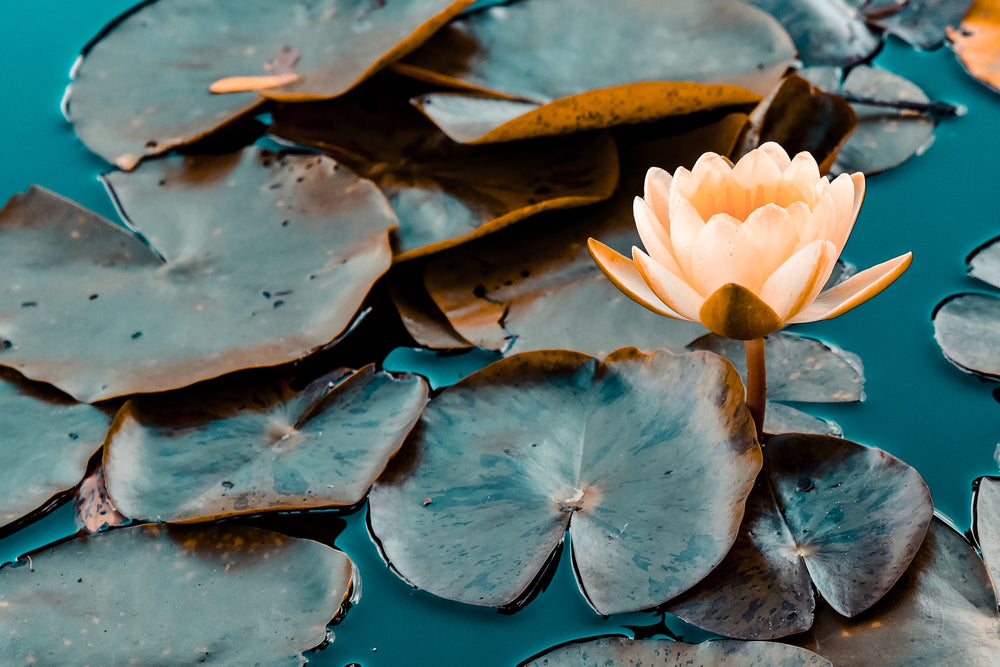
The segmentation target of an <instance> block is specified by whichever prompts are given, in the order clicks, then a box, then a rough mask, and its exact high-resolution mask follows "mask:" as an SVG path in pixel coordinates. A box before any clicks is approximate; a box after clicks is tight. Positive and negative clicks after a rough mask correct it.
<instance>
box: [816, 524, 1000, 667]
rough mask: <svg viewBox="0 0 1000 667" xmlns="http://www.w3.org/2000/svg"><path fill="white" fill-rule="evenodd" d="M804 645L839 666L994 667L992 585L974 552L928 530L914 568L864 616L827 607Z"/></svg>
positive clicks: (950, 533)
mask: <svg viewBox="0 0 1000 667" xmlns="http://www.w3.org/2000/svg"><path fill="white" fill-rule="evenodd" d="M802 644H803V645H804V646H805V647H806V648H809V649H810V650H813V651H816V652H817V653H819V654H821V655H823V656H824V657H826V658H828V659H829V660H831V661H832V662H833V663H834V664H835V665H845V666H851V665H858V666H859V667H860V666H861V665H889V666H894V665H899V666H903V665H995V664H996V662H997V656H998V655H1000V618H998V616H997V598H996V593H995V592H994V588H993V582H992V581H991V580H990V575H989V574H988V573H987V571H986V567H985V566H984V565H983V561H982V560H981V559H980V558H979V556H978V554H976V551H975V549H974V548H973V547H972V546H971V545H970V544H969V543H968V542H966V541H965V539H964V538H963V537H962V536H961V535H960V534H959V533H958V532H956V531H955V530H954V529H952V528H950V527H949V526H947V525H946V524H945V523H944V522H943V521H940V520H937V519H936V520H935V521H934V522H932V523H931V526H930V529H929V530H928V532H927V537H926V539H925V540H924V544H923V546H922V547H921V548H920V551H919V552H918V553H917V557H916V558H915V559H914V560H913V564H912V565H911V566H910V568H909V569H908V570H907V571H906V574H904V575H903V577H902V578H901V579H900V581H899V583H898V584H897V585H896V586H895V587H894V588H893V590H892V591H890V592H889V594H888V595H887V596H886V597H885V598H884V599H883V600H882V601H881V602H880V603H879V604H878V605H877V606H875V607H873V608H872V609H871V610H869V611H868V612H867V613H866V614H863V615H861V616H858V617H857V618H851V619H848V618H844V617H843V616H840V615H839V614H837V613H835V612H833V611H832V610H830V609H828V608H826V607H825V606H824V607H822V608H821V609H820V610H819V611H818V612H817V614H816V622H815V623H814V624H813V627H812V630H811V631H810V632H809V634H808V635H806V636H805V637H804V638H803V640H802Z"/></svg>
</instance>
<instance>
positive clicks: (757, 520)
mask: <svg viewBox="0 0 1000 667" xmlns="http://www.w3.org/2000/svg"><path fill="white" fill-rule="evenodd" d="M763 451H764V468H763V470H762V472H761V476H760V478H759V479H758V482H757V484H756V486H755V487H754V491H753V493H751V495H750V499H749V500H748V501H747V513H746V517H745V518H744V522H743V526H742V527H741V530H740V534H739V537H738V538H737V540H736V543H735V545H734V546H733V549H732V550H731V551H730V553H729V555H727V557H726V559H725V560H724V561H723V562H722V564H721V565H720V566H719V567H718V568H717V569H716V570H715V571H714V572H712V573H711V574H710V575H709V576H708V577H707V578H706V579H705V580H704V581H702V582H700V583H699V584H698V585H697V586H696V587H695V588H694V589H692V590H691V591H689V592H688V593H687V594H685V595H684V596H683V597H682V598H680V599H679V600H678V601H676V602H674V603H673V604H671V605H670V607H669V610H670V611H671V612H673V613H675V614H677V615H678V616H680V617H681V618H683V619H685V620H687V621H689V622H691V623H694V624H695V625H698V626H699V627H703V628H705V629H707V630H709V631H711V632H717V633H719V634H723V635H727V636H731V637H740V638H744V639H774V638H777V637H784V636H788V635H791V634H794V633H797V632H801V631H803V630H805V629H807V628H809V627H810V625H811V624H812V622H813V610H814V607H815V600H814V598H813V592H812V587H813V586H815V588H816V590H817V591H818V592H819V594H820V595H821V596H822V597H823V598H824V599H825V600H826V601H827V602H828V603H829V604H830V605H831V606H832V607H833V608H835V609H836V610H837V612H839V613H840V614H844V615H848V616H855V615H857V614H860V613H861V612H863V611H864V610H866V609H868V608H869V607H871V606H872V605H873V604H875V603H876V602H877V601H878V600H879V599H880V598H881V597H882V596H883V595H885V593H886V592H887V591H888V590H889V589H890V588H891V587H892V585H893V584H894V583H895V582H896V581H897V579H898V578H899V577H900V576H901V575H902V574H903V572H904V571H905V570H906V568H907V566H908V565H909V564H910V561H911V559H913V558H914V556H915V554H916V553H917V551H918V549H919V548H920V544H921V541H922V540H923V538H924V534H925V533H926V531H927V526H928V524H929V523H930V521H931V516H932V513H933V506H932V504H931V498H930V492H929V491H928V489H927V485H926V484H925V483H924V481H923V480H922V479H921V478H920V476H919V475H918V474H917V472H916V471H915V470H914V469H913V468H911V467H910V466H908V465H906V464H905V463H903V462H902V461H900V460H899V459H897V458H895V457H893V456H891V455H889V454H886V453H885V452H883V451H881V450H878V449H874V448H870V447H865V446H862V445H858V444H855V443H853V442H850V441H847V440H840V439H838V438H832V437H824V436H808V435H798V434H788V435H778V436H773V437H771V438H770V440H768V442H767V444H766V445H765V446H764V448H763ZM810 581H811V582H812V585H810ZM828 657H830V656H828ZM838 664H839V663H838Z"/></svg>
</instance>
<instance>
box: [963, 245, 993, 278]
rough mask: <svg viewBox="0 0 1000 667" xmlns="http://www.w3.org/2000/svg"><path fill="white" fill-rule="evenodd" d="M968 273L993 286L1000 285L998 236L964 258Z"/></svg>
mask: <svg viewBox="0 0 1000 667" xmlns="http://www.w3.org/2000/svg"><path fill="white" fill-rule="evenodd" d="M965 262H966V263H967V264H968V265H969V275H970V276H972V277H973V278H979V279H980V280H982V281H983V282H986V283H989V284H990V285H993V286H994V287H1000V237H998V238H995V239H991V240H989V241H987V242H986V243H984V244H983V245H981V246H979V247H978V248H976V249H975V250H973V251H972V252H971V253H969V256H968V257H966V258H965Z"/></svg>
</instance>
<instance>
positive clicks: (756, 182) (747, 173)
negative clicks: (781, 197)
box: [733, 151, 781, 208]
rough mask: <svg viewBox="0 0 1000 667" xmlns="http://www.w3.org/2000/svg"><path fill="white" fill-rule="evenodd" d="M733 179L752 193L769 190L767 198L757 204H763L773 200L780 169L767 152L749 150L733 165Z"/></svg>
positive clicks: (779, 178) (779, 177)
mask: <svg viewBox="0 0 1000 667" xmlns="http://www.w3.org/2000/svg"><path fill="white" fill-rule="evenodd" d="M733 180H734V181H735V182H736V184H737V185H738V186H740V187H741V188H743V189H745V190H749V191H750V192H751V193H753V194H756V193H757V192H761V191H763V192H769V193H770V196H769V197H768V199H767V200H766V201H765V202H762V203H761V204H759V205H763V204H764V203H766V202H769V201H774V196H773V195H774V187H775V186H776V185H777V184H778V181H779V180H781V170H780V169H778V165H776V164H775V163H774V160H772V159H771V158H770V156H768V154H767V153H764V152H760V151H750V152H749V153H747V154H746V155H744V156H743V157H741V158H740V160H739V162H737V163H736V166H734V167H733ZM761 186H763V187H761ZM755 208H756V206H755Z"/></svg>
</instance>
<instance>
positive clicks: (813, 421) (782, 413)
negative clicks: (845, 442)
mask: <svg viewBox="0 0 1000 667" xmlns="http://www.w3.org/2000/svg"><path fill="white" fill-rule="evenodd" d="M764 432H765V433H813V434H815V435H832V436H836V437H840V436H842V435H843V434H844V430H843V429H842V428H840V425H839V424H837V423H836V422H833V421H830V420H829V419H819V418H818V417H813V416H812V415H808V414H806V413H805V412H802V411H801V410H796V409H795V408H792V407H789V406H787V405H784V404H783V403H770V402H769V403H768V404H767V409H766V411H765V413H764Z"/></svg>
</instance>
